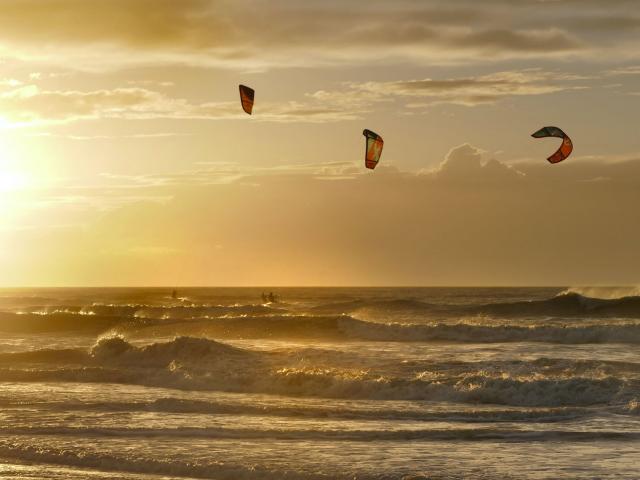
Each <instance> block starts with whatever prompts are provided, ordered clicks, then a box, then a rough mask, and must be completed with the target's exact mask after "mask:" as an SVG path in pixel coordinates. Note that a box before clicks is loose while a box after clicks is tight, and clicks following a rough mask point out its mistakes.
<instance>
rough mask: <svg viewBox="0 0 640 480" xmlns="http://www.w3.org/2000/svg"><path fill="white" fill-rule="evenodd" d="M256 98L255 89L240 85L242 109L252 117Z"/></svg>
mask: <svg viewBox="0 0 640 480" xmlns="http://www.w3.org/2000/svg"><path fill="white" fill-rule="evenodd" d="M254 96H255V91H254V90H253V88H249V87H247V86H245V85H240V101H241V102H242V109H243V110H244V111H245V112H246V113H248V114H249V115H251V111H252V110H253V97H254Z"/></svg>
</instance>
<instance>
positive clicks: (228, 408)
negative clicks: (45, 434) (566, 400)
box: [0, 397, 636, 424]
mask: <svg viewBox="0 0 640 480" xmlns="http://www.w3.org/2000/svg"><path fill="white" fill-rule="evenodd" d="M633 402H634V401H631V402H629V404H625V406H624V408H623V409H622V410H621V412H622V413H628V412H631V413H634V414H635V413H636V412H635V409H634V410H633V411H632V410H631V408H630V407H629V405H631V404H633V405H635V403H633ZM0 405H2V406H3V407H4V408H13V407H24V401H15V400H13V399H11V398H0ZM37 407H38V409H40V410H49V411H64V412H69V411H82V412H128V413H130V412H155V413H163V414H204V415H252V416H260V417H278V418H306V419H331V420H358V421H375V422H377V421H383V420H387V421H389V420H393V421H413V422H425V423H426V422H456V423H471V424H482V423H512V422H520V423H557V422H563V421H569V420H576V419H585V418H588V417H590V416H593V415H595V412H594V411H593V410H592V409H590V408H588V407H542V408H540V407H538V408H525V409H522V408H517V409H513V408H506V409H502V408H489V409H482V408H480V409H473V410H469V409H466V410H465V409H456V408H451V409H447V410H446V411H443V410H437V409H435V410H429V409H426V408H420V409H403V408H396V409H393V408H356V407H355V406H353V405H350V406H347V405H345V404H339V405H336V404H334V403H332V404H330V405H326V406H325V405H305V404H302V405H295V406H293V405H285V406H283V405H278V404H276V403H261V404H253V403H241V402H233V403H232V402H223V401H210V400H194V399H184V398H176V397H163V398H157V399H155V400H150V401H138V402H117V401H106V402H87V401H75V402H74V401H68V400H67V401H63V402H53V403H51V402H47V401H43V402H42V403H38V404H37Z"/></svg>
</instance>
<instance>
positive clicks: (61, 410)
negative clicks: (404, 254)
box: [0, 288, 640, 480]
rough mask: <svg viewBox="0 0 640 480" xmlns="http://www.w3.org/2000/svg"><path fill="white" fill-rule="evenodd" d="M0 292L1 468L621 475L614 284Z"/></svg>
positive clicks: (226, 474)
mask: <svg viewBox="0 0 640 480" xmlns="http://www.w3.org/2000/svg"><path fill="white" fill-rule="evenodd" d="M263 292H264V293H268V291H267V290H265V289H255V288H246V289H239V288H189V289H180V290H178V292H177V294H176V295H175V298H173V296H172V289H171V288H165V289H160V288H155V289H142V288H141V289H38V290H27V289H5V290H0V478H3V479H10V478H15V479H23V478H29V479H71V478H78V479H85V478H91V479H151V478H206V479H228V480H231V479H330V478H331V479H333V478H336V479H354V478H355V479H413V480H417V479H427V478H429V479H476V478H477V479H508V478H513V479H577V478H581V479H582V478H594V479H595V478H600V479H609V478H610V479H614V478H615V479H625V478H628V479H637V478H639V477H640V467H638V465H640V350H639V349H638V346H639V345H640V297H638V296H635V295H636V293H637V292H633V291H618V290H615V289H590V290H585V291H580V290H577V289H573V290H568V289H565V288H280V289H276V290H274V292H275V294H276V295H277V297H278V298H279V301H278V302H271V303H269V302H264V301H263V298H262V293H263Z"/></svg>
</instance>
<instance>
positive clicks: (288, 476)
mask: <svg viewBox="0 0 640 480" xmlns="http://www.w3.org/2000/svg"><path fill="white" fill-rule="evenodd" d="M0 457H1V458H4V459H15V460H18V461H23V462H28V463H47V464H53V465H63V466H72V467H80V468H95V469H99V470H101V471H113V472H130V473H142V474H151V475H162V476H165V477H167V476H181V477H188V478H202V479H237V480H253V479H265V480H280V479H283V480H326V479H329V478H336V477H335V476H333V475H332V476H329V475H324V474H311V473H304V472H300V473H297V472H289V471H281V470H274V469H269V468H266V467H262V466H259V465H249V466H244V465H237V464H232V463H224V462H220V461H212V462H211V463H200V462H198V463H196V462H190V461H184V460H178V459H162V460H156V459H153V458H145V457H135V456H133V454H128V455H126V454H124V453H123V454H122V455H113V454H109V453H102V452H95V451H94V452H92V451H87V450H84V449H70V448H67V447H62V448H55V447H50V446H33V445H24V444H20V443H18V442H15V441H9V440H2V441H0ZM344 478H348V477H346V476H345V477H344Z"/></svg>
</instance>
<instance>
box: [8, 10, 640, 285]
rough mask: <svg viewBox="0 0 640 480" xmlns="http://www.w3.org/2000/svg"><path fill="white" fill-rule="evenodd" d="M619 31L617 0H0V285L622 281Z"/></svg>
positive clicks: (621, 16) (637, 260) (639, 25)
mask: <svg viewBox="0 0 640 480" xmlns="http://www.w3.org/2000/svg"><path fill="white" fill-rule="evenodd" d="M639 37H640V5H639V4H638V2H637V1H636V0H483V1H482V2H479V1H477V0H420V1H417V0H416V1H412V0H396V1H393V2H389V1H379V0H369V1H367V2H356V1H344V0H341V1H337V0H305V1H304V2H300V1H295V0H268V1H267V0H254V1H248V0H232V1H231V0H230V1H225V0H220V1H218V0H179V1H176V0H92V1H86V0H2V15H0V272H1V273H0V286H116V285H123V286H160V285H172V286H173V285H175V286H181V285H211V286H226V285H229V286H245V285H267V286H277V285H293V286H297V285H300V286H310V285H327V286H347V285H361V286H373V285H389V286H393V285H416V286H417V285H425V286H430V285H441V286H457V285H464V286H472V285H501V286H503V285H504V286H509V285H570V286H573V285H637V284H638V283H640V255H639V254H638V246H639V245H640V222H639V221H638V219H639V218H640V215H639V214H638V210H637V209H638V205H639V204H640V202H639V201H640V136H639V135H638V124H639V122H638V111H639V108H638V107H640V50H638V48H637V46H638V40H639ZM241 83H242V84H246V85H250V86H251V87H253V88H254V89H255V90H256V103H255V106H254V111H253V115H251V116H248V115H246V114H245V113H244V112H243V111H242V109H241V108H240V101H239V96H238V84H241ZM547 125H555V126H558V127H560V128H562V129H563V130H564V131H565V132H566V133H567V134H569V135H570V136H571V138H572V140H573V142H574V146H575V149H574V152H573V154H572V156H571V157H570V158H569V159H567V160H566V161H564V162H563V163H560V164H556V165H551V164H549V163H547V161H546V157H547V156H549V155H550V154H551V153H553V152H554V151H555V150H556V148H557V147H558V146H559V141H558V139H534V138H532V137H531V136H530V135H531V133H533V132H534V131H536V130H538V129H539V128H541V127H543V126H547ZM365 128H368V129H370V130H373V131H375V132H377V133H378V134H380V135H381V136H382V137H383V138H384V140H385V144H384V151H383V153H382V159H381V162H380V164H379V166H378V167H377V168H376V169H375V170H373V171H371V170H367V169H365V168H364V137H363V136H362V130H363V129H365Z"/></svg>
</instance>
